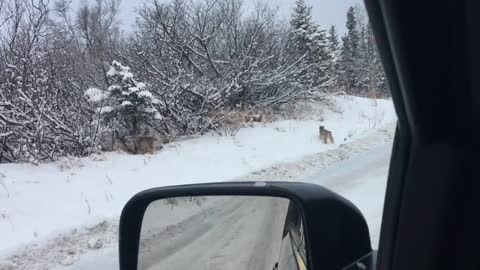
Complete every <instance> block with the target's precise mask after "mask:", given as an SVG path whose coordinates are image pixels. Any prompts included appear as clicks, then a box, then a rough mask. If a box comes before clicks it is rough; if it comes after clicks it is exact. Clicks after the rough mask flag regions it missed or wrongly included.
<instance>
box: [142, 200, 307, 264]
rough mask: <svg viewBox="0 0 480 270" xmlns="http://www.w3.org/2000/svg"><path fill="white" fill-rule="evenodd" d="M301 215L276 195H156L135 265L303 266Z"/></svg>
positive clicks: (294, 207)
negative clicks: (159, 196)
mask: <svg viewBox="0 0 480 270" xmlns="http://www.w3.org/2000/svg"><path fill="white" fill-rule="evenodd" d="M302 217H303V212H302V209H301V208H300V207H299V206H298V205H297V204H295V203H294V202H293V201H291V200H289V199H285V198H277V197H264V196H197V197H176V198H167V199H161V200H156V201H153V202H151V203H150V204H149V205H148V207H147V209H146V211H145V214H144V216H143V221H142V226H141V234H140V245H139V254H138V269H139V270H155V269H162V270H165V269H176V270H183V269H189V270H190V269H200V270H201V269H205V270H206V269H259V270H271V269H278V270H283V269H285V270H286V269H307V268H306V267H307V259H306V258H307V255H306V250H307V249H306V247H305V235H304V229H303V228H304V224H303V223H304V222H303V218H302Z"/></svg>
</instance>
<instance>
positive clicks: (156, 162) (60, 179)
mask: <svg viewBox="0 0 480 270" xmlns="http://www.w3.org/2000/svg"><path fill="white" fill-rule="evenodd" d="M334 101H335V104H334V106H332V107H331V108H332V109H325V110H324V111H323V112H321V113H320V111H318V112H312V113H311V114H310V115H309V117H308V120H283V121H277V122H273V123H268V124H259V125H256V126H254V127H249V128H243V129H241V130H240V131H239V132H238V133H237V134H236V135H235V136H224V137H221V136H216V135H206V136H202V137H199V138H195V139H190V140H186V141H181V142H176V143H171V144H168V145H166V146H165V148H164V149H163V150H161V151H159V152H158V153H156V154H154V155H143V156H131V155H127V154H123V153H106V154H102V155H97V156H92V157H88V158H83V159H65V160H63V161H59V162H56V163H51V164H43V165H40V166H35V165H29V164H4V165H0V239H2V241H0V258H2V257H4V258H7V259H6V261H7V262H8V261H11V260H13V261H14V263H15V264H16V266H15V268H14V269H17V266H18V269H38V268H32V267H34V266H33V264H32V263H28V262H27V263H24V262H22V261H21V260H22V258H25V257H22V255H25V253H32V254H34V253H35V252H34V251H35V250H37V251H38V250H41V249H42V248H43V249H44V250H45V249H48V250H52V249H53V247H56V248H57V249H56V250H55V252H57V253H62V252H63V253H64V254H73V255H75V256H70V257H69V256H66V257H65V256H62V254H60V255H55V254H54V255H51V254H50V255H51V257H47V258H48V260H57V261H58V262H54V263H53V264H52V265H57V266H58V265H61V264H65V265H69V264H72V263H74V260H72V259H71V258H72V257H75V259H78V258H79V257H80V256H81V255H82V253H85V252H87V251H85V249H79V250H80V251H79V250H70V249H69V248H64V247H63V246H61V245H58V242H62V243H63V245H64V246H67V247H68V246H69V244H68V242H69V241H70V242H76V243H73V244H72V245H80V244H81V245H86V246H92V247H93V248H92V249H95V245H94V244H93V245H92V240H91V239H85V237H83V238H82V237H81V236H82V235H86V234H92V232H93V233H94V234H95V233H96V234H99V235H103V241H105V238H106V239H109V240H110V242H115V238H116V235H115V226H116V224H117V219H118V216H119V214H120V211H121V209H122V207H123V205H124V204H125V202H126V201H127V200H128V199H129V198H130V197H131V196H133V195H134V194H135V193H137V192H138V191H141V190H143V189H146V188H150V187H158V186H165V185H173V184H187V183H198V182H214V181H227V180H231V179H239V178H242V177H243V176H245V175H247V177H243V178H244V180H249V179H252V178H255V177H262V175H264V172H265V173H266V174H267V175H268V176H269V177H268V179H267V180H289V179H295V176H297V177H298V176H299V174H295V172H297V171H298V170H299V169H300V170H302V171H303V173H305V172H308V170H306V168H309V166H311V169H312V170H314V169H315V168H317V169H318V166H320V165H322V166H327V165H330V164H333V163H334V162H335V161H338V160H339V159H344V158H346V157H347V156H348V155H350V154H354V153H356V152H358V151H360V150H362V147H363V148H365V149H368V148H371V146H372V145H374V144H377V143H381V142H383V141H388V139H389V136H390V135H389V134H390V133H389V132H391V131H387V130H386V127H388V126H390V130H391V126H392V123H393V122H394V121H395V119H396V116H395V112H394V110H393V106H392V104H391V101H386V100H376V101H374V100H370V99H364V98H354V97H335V98H334ZM321 119H323V120H324V121H320V120H321ZM320 123H322V125H324V126H325V127H326V128H327V129H329V130H331V131H332V133H333V136H334V139H335V144H333V145H325V144H323V143H322V142H321V141H320V140H319V138H318V126H319V124H320ZM372 138H373V139H372ZM322 153H326V155H322ZM306 157H307V158H306ZM276 164H277V165H276ZM278 164H284V166H283V165H278ZM298 164H301V165H298ZM272 166H273V167H272ZM299 166H300V167H299ZM269 167H270V168H273V170H272V169H270V170H268V171H265V170H262V169H265V168H269ZM320 167H321V166H320ZM278 168H281V169H280V170H276V169H278ZM271 172H275V174H271ZM289 174H291V175H289ZM300 175H301V174H300ZM276 176H278V177H276ZM287 176H288V177H287ZM382 177H384V176H383V175H382ZM296 180H298V179H296ZM312 181H313V180H312ZM313 182H316V181H313ZM320 184H321V183H320ZM345 192H346V194H348V192H347V191H345ZM381 196H383V195H381ZM352 197H355V196H354V195H352ZM347 198H348V196H347ZM354 202H355V200H354ZM360 208H361V207H360ZM367 216H368V215H367ZM58 235H60V236H61V237H60V238H58V237H56V236H58ZM65 238H67V240H65ZM80 240H81V241H80ZM105 242H108V241H105ZM49 245H50V246H49ZM112 245H113V244H112ZM59 246H60V247H59ZM47 247H48V248H47ZM111 248H112V247H107V248H104V249H100V250H99V251H96V252H95V253H94V254H93V255H92V256H90V257H89V258H95V257H96V256H101V254H108V253H109V251H108V250H110V249H111ZM112 250H114V249H113V248H112ZM12 254H16V255H17V257H10V255H12ZM39 256H42V254H39ZM68 258H70V259H68ZM29 260H31V258H30V259H29ZM86 260H87V261H88V259H86ZM84 263H85V261H84ZM19 264H20V265H19ZM11 265H13V264H11ZM27 266H29V267H27ZM97 266H98V265H97ZM22 267H24V268H22ZM46 268H51V266H50V267H46ZM0 269H1V265H0ZM103 269H107V268H103ZM112 269H115V268H112Z"/></svg>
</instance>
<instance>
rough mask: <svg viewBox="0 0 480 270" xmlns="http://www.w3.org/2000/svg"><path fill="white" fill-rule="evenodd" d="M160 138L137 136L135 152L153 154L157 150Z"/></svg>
mask: <svg viewBox="0 0 480 270" xmlns="http://www.w3.org/2000/svg"><path fill="white" fill-rule="evenodd" d="M157 142H158V140H157V138H155V137H153V136H145V137H139V138H137V140H136V142H135V154H146V153H149V154H153V153H154V152H155V150H156V148H157V147H156V144H157Z"/></svg>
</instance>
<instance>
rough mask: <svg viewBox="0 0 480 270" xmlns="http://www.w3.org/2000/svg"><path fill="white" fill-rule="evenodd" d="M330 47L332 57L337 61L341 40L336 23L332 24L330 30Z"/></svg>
mask: <svg viewBox="0 0 480 270" xmlns="http://www.w3.org/2000/svg"><path fill="white" fill-rule="evenodd" d="M328 48H329V51H330V55H331V57H332V59H333V60H334V61H336V60H337V58H338V53H339V49H340V42H339V41H338V34H337V29H336V28H335V25H332V26H331V27H330V29H329V30H328Z"/></svg>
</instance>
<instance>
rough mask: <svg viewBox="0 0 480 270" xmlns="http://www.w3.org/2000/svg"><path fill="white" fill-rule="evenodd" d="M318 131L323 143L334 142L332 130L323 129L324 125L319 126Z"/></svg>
mask: <svg viewBox="0 0 480 270" xmlns="http://www.w3.org/2000/svg"><path fill="white" fill-rule="evenodd" d="M319 133H320V139H321V140H322V141H323V143H324V144H332V143H335V142H334V141H333V136H332V132H331V131H330V130H328V129H325V127H324V126H320V128H319Z"/></svg>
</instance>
